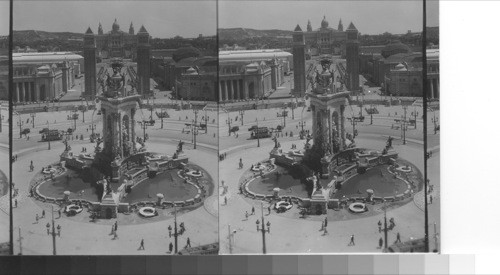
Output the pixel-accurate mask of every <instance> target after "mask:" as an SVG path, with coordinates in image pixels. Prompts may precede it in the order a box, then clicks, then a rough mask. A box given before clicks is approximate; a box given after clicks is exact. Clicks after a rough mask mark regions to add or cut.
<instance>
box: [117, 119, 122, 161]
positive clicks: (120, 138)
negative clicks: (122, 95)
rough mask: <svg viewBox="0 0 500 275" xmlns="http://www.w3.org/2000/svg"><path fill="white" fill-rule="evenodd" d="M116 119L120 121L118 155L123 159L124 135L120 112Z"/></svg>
mask: <svg viewBox="0 0 500 275" xmlns="http://www.w3.org/2000/svg"><path fill="white" fill-rule="evenodd" d="M116 119H117V120H118V139H119V141H118V146H120V148H119V149H118V153H119V154H120V156H121V157H123V133H122V114H121V113H120V112H118V113H117V117H116Z"/></svg>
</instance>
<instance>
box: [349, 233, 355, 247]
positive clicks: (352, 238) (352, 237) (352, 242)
mask: <svg viewBox="0 0 500 275" xmlns="http://www.w3.org/2000/svg"><path fill="white" fill-rule="evenodd" d="M351 245H352V246H354V245H356V244H355V243H354V235H351V242H350V243H349V246H351Z"/></svg>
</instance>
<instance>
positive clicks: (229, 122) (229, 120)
mask: <svg viewBox="0 0 500 275" xmlns="http://www.w3.org/2000/svg"><path fill="white" fill-rule="evenodd" d="M231 121H232V119H231V118H229V113H227V120H226V123H227V126H228V130H227V131H228V133H229V136H231Z"/></svg>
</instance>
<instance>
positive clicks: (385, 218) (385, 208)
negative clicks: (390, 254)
mask: <svg viewBox="0 0 500 275" xmlns="http://www.w3.org/2000/svg"><path fill="white" fill-rule="evenodd" d="M387 231H388V229H387V205H386V202H385V200H384V239H385V240H384V248H385V251H387Z"/></svg>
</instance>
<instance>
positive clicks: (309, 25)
mask: <svg viewBox="0 0 500 275" xmlns="http://www.w3.org/2000/svg"><path fill="white" fill-rule="evenodd" d="M312 30H313V28H312V26H311V20H307V31H308V32H312Z"/></svg>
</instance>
